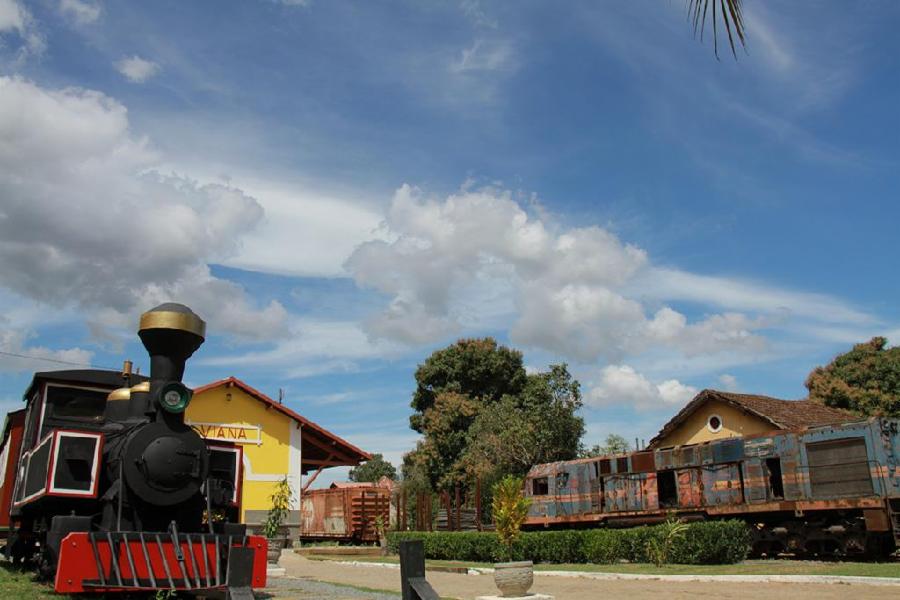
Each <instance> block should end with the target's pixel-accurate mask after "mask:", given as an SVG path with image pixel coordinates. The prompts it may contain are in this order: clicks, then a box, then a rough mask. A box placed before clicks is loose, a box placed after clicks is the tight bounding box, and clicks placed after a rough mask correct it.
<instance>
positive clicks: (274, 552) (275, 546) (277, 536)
mask: <svg viewBox="0 0 900 600" xmlns="http://www.w3.org/2000/svg"><path fill="white" fill-rule="evenodd" d="M293 493H294V491H293V490H292V489H291V484H290V483H288V480H287V476H285V478H284V479H282V480H281V481H279V482H278V483H276V484H275V489H274V490H273V491H272V495H271V496H269V501H270V502H271V503H272V504H271V508H269V513H268V514H267V515H266V520H265V521H263V535H265V536H266V539H267V540H268V542H269V551H268V554H267V558H268V560H269V563H270V564H273V565H275V564H278V559H279V558H281V550H282V548H284V543H285V539H286V536H285V535H284V534H283V533H282V532H281V525H282V523H284V520H285V519H286V518H287V516H288V511H289V510H290V508H291V497H292V496H293Z"/></svg>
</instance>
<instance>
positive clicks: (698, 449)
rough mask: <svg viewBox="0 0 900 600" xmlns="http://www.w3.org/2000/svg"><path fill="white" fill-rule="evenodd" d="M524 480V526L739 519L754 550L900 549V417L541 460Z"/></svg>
mask: <svg viewBox="0 0 900 600" xmlns="http://www.w3.org/2000/svg"><path fill="white" fill-rule="evenodd" d="M525 488H526V489H525V493H526V495H527V496H529V497H530V498H531V500H532V504H531V509H530V512H529V516H528V520H527V522H526V526H527V527H530V528H536V527H557V528H558V527H590V526H608V527H627V526H632V525H640V524H649V523H655V522H660V521H662V520H664V519H666V518H668V517H669V516H671V515H675V516H678V517H681V518H684V519H688V520H701V519H722V518H740V519H743V520H745V521H747V523H748V524H749V525H750V526H751V529H752V531H753V532H754V540H753V549H754V552H755V553H757V554H762V555H769V556H771V555H775V554H779V553H791V554H794V555H815V556H850V555H863V554H868V555H880V556H884V555H887V554H889V553H891V552H893V551H894V550H895V549H896V548H897V547H900V420H897V419H880V418H871V419H868V420H863V421H858V422H853V423H844V424H837V425H829V426H822V427H810V428H805V429H799V430H793V431H784V430H780V431H773V432H770V433H768V434H757V435H753V436H747V437H743V438H740V437H736V438H729V439H723V440H718V441H711V442H704V443H699V444H690V445H683V446H675V447H669V448H660V449H656V450H648V451H643V452H633V453H628V454H620V455H616V456H603V457H594V458H586V459H579V460H573V461H567V462H558V463H549V464H543V465H537V466H535V467H533V468H532V469H531V471H530V472H529V473H528V476H527V478H526V482H525Z"/></svg>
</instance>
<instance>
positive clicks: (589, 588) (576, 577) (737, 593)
mask: <svg viewBox="0 0 900 600" xmlns="http://www.w3.org/2000/svg"><path fill="white" fill-rule="evenodd" d="M281 566H283V567H285V568H286V570H287V575H288V576H289V577H299V578H302V579H308V580H309V579H312V580H317V581H325V582H330V583H335V584H339V585H351V586H356V587H364V588H369V589H376V590H388V591H393V592H399V591H400V572H399V570H398V568H397V565H390V566H385V565H378V566H376V565H374V564H363V563H359V564H346V563H341V562H336V561H335V562H333V561H327V562H326V561H313V560H309V559H306V558H303V557H301V556H298V555H296V554H290V553H285V554H284V555H282V558H281ZM551 573H552V574H548V573H547V572H542V571H538V572H536V573H535V578H534V579H535V583H534V587H532V591H533V592H540V593H544V594H552V595H553V596H555V597H556V600H596V599H600V598H627V599H628V600H638V599H643V598H647V599H651V598H652V599H653V600H659V599H660V598H665V599H666V600H670V599H675V600H688V599H693V598H697V597H701V596H702V597H704V598H723V599H732V598H756V599H763V600H765V599H767V598H791V599H794V598H798V599H801V600H839V599H841V600H843V599H845V598H847V597H849V596H852V597H853V600H869V599H871V600H876V599H877V600H884V598H888V597H900V582H897V581H895V580H891V579H886V578H866V577H850V578H838V577H831V576H823V577H824V579H820V578H817V576H808V577H805V576H795V575H780V576H779V575H772V576H755V575H718V576H694V575H663V576H657V575H629V574H614V573H582V572H569V573H564V572H560V571H557V572H551ZM785 578H788V579H785ZM841 579H844V580H849V581H840V580H841ZM428 581H429V582H430V583H431V585H432V586H434V588H435V589H436V590H437V591H438V593H439V594H440V595H441V597H444V598H458V599H459V600H474V598H475V597H477V596H483V595H487V594H493V593H496V588H495V587H494V581H493V576H492V575H490V574H486V573H484V574H472V575H462V574H454V573H433V572H428ZM372 597H373V598H374V597H376V594H374V593H373V595H372Z"/></svg>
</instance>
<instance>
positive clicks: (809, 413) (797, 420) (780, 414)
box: [649, 390, 859, 448]
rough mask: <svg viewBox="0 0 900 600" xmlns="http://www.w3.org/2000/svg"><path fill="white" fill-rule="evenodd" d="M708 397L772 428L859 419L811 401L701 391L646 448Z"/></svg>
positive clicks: (663, 436) (814, 425)
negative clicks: (753, 416)
mask: <svg viewBox="0 0 900 600" xmlns="http://www.w3.org/2000/svg"><path fill="white" fill-rule="evenodd" d="M711 400H718V401H719V402H724V403H726V404H730V405H731V406H734V407H735V408H737V409H739V410H742V411H744V412H747V413H750V414H752V415H755V416H756V417H759V418H760V419H763V420H765V421H768V422H769V423H771V424H772V429H802V428H804V427H818V426H820V425H830V424H833V423H846V422H849V421H858V420H859V417H858V416H856V415H854V414H853V413H850V412H847V411H844V410H840V409H837V408H831V407H829V406H825V405H824V404H819V403H818V402H813V401H812V400H781V399H779V398H771V397H769V396H759V395H756V394H736V393H734V392H721V391H718V390H703V391H702V392H700V393H699V394H697V395H696V396H694V399H693V400H691V401H690V402H688V403H687V405H685V407H684V408H682V409H681V410H680V411H679V412H678V414H676V415H675V416H674V417H672V419H671V420H670V421H669V422H668V423H666V424H665V425H664V426H663V428H662V429H661V430H660V431H659V433H658V434H656V437H654V438H653V439H652V440H650V443H649V447H650V448H655V447H657V446H658V445H659V444H660V442H662V440H663V439H664V438H665V437H666V436H667V435H669V434H670V433H672V431H674V430H675V428H677V427H678V426H679V425H681V424H682V423H683V422H684V421H685V420H686V419H687V418H688V417H689V416H690V415H691V414H693V413H694V412H695V411H696V410H697V409H699V408H700V407H701V406H702V405H703V404H705V403H706V402H708V401H711Z"/></svg>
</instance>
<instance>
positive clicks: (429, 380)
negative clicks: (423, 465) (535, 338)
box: [409, 338, 526, 433]
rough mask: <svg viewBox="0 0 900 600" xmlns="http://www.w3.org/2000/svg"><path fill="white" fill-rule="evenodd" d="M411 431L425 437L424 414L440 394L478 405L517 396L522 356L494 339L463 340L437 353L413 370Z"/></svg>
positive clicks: (521, 382) (522, 374)
mask: <svg viewBox="0 0 900 600" xmlns="http://www.w3.org/2000/svg"><path fill="white" fill-rule="evenodd" d="M415 377H416V391H415V392H414V393H413V398H412V403H411V406H412V408H413V410H414V411H415V412H414V413H413V415H412V416H411V417H410V418H409V424H410V427H412V428H413V429H414V430H416V431H418V432H419V433H425V423H424V418H425V411H427V410H428V409H429V408H431V407H432V406H434V402H435V399H436V398H437V396H438V395H439V394H441V393H442V392H455V393H458V394H462V395H464V396H468V397H469V398H472V399H475V400H478V401H479V402H481V403H488V404H489V403H491V402H496V401H497V400H499V399H500V398H502V397H503V395H504V394H514V395H515V394H518V393H519V392H520V391H521V390H522V388H523V387H524V385H525V380H526V378H525V367H524V366H523V365H522V353H521V352H519V351H518V350H512V349H510V348H507V347H505V346H500V345H498V344H497V342H496V340H494V339H493V338H482V339H464V340H459V341H458V342H456V343H455V344H452V345H451V346H448V347H446V348H444V349H442V350H437V351H436V352H434V353H433V354H432V355H431V356H429V357H428V359H426V360H425V362H424V363H422V364H421V365H419V367H418V368H417V369H416V375H415Z"/></svg>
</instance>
